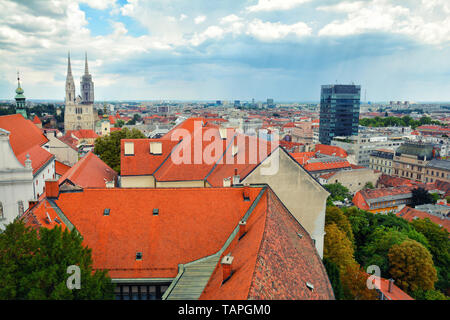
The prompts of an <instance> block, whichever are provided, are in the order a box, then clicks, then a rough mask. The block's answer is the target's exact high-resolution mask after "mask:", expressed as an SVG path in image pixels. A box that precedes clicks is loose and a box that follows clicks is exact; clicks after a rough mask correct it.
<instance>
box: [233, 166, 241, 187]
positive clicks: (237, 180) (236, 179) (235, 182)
mask: <svg viewBox="0 0 450 320" xmlns="http://www.w3.org/2000/svg"><path fill="white" fill-rule="evenodd" d="M240 180H241V178H240V177H239V175H238V170H237V168H235V169H234V176H233V185H236V184H239V183H240V182H241V181H240Z"/></svg>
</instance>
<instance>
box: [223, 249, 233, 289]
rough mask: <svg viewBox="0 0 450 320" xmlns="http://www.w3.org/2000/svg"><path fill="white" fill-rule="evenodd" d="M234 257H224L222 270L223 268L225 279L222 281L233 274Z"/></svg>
mask: <svg viewBox="0 0 450 320" xmlns="http://www.w3.org/2000/svg"><path fill="white" fill-rule="evenodd" d="M233 260H234V257H232V256H230V255H227V256H225V257H223V258H222V262H221V264H222V270H223V279H222V282H223V281H225V280H227V279H228V278H229V277H230V276H231V271H232V264H233Z"/></svg>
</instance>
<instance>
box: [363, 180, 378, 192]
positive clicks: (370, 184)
mask: <svg viewBox="0 0 450 320" xmlns="http://www.w3.org/2000/svg"><path fill="white" fill-rule="evenodd" d="M363 189H364V190H365V189H375V187H374V185H373V183H372V182H370V181H368V182H366V184H365V185H364V187H363Z"/></svg>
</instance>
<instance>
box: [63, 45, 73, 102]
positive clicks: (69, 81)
mask: <svg viewBox="0 0 450 320" xmlns="http://www.w3.org/2000/svg"><path fill="white" fill-rule="evenodd" d="M65 101H66V104H67V103H73V102H74V101H75V83H74V82H73V76H72V66H71V65H70V52H68V53H67V77H66V100H65Z"/></svg>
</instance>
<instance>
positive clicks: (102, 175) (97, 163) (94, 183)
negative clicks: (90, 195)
mask: <svg viewBox="0 0 450 320" xmlns="http://www.w3.org/2000/svg"><path fill="white" fill-rule="evenodd" d="M116 178H117V172H115V171H114V170H113V169H111V168H110V167H109V166H108V165H107V164H106V163H104V162H103V161H102V160H101V159H100V158H99V157H97V156H96V155H95V154H94V153H93V152H92V151H91V152H89V153H88V154H86V155H85V156H84V157H83V158H81V159H80V160H79V161H78V162H77V163H76V164H75V165H74V166H73V167H72V168H70V169H69V170H67V171H66V173H64V175H63V176H61V178H59V184H62V183H64V182H65V181H67V180H68V181H70V182H71V183H72V184H74V185H77V186H79V187H82V188H104V187H105V182H106V181H112V180H116Z"/></svg>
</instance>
